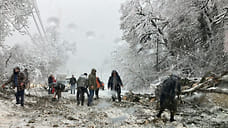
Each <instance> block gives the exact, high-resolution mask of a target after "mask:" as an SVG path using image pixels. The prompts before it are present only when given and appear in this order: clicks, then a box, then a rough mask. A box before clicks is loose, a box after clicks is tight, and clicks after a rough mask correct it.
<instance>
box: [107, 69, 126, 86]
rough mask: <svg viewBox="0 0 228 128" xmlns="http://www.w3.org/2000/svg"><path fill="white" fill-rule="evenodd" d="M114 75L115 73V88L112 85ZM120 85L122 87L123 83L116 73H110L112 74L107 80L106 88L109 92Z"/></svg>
mask: <svg viewBox="0 0 228 128" xmlns="http://www.w3.org/2000/svg"><path fill="white" fill-rule="evenodd" d="M114 73H116V79H117V86H116V87H114V83H113V79H114ZM122 85H123V83H122V80H121V78H120V76H119V74H118V72H117V71H115V70H114V71H112V74H111V76H110V77H109V80H108V88H111V90H117V89H118V88H120V86H122Z"/></svg>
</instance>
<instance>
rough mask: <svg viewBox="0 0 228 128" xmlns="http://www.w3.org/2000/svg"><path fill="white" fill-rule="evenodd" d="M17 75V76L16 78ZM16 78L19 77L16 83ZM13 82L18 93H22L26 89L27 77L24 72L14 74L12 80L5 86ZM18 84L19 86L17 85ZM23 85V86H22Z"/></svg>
mask: <svg viewBox="0 0 228 128" xmlns="http://www.w3.org/2000/svg"><path fill="white" fill-rule="evenodd" d="M16 75H17V76H16ZM15 76H16V77H17V78H16V80H17V81H15ZM11 82H12V85H13V87H14V88H15V87H17V91H22V90H24V89H25V75H24V73H22V72H19V73H18V74H15V73H14V74H13V75H12V76H11V77H10V79H9V80H8V81H7V82H6V83H5V85H7V84H9V83H11ZM16 83H17V85H16ZM21 83H23V85H21Z"/></svg>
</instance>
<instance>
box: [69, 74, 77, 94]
mask: <svg viewBox="0 0 228 128" xmlns="http://www.w3.org/2000/svg"><path fill="white" fill-rule="evenodd" d="M76 82H77V80H76V78H75V77H74V75H72V77H71V78H70V85H71V86H70V90H71V94H75V84H76Z"/></svg>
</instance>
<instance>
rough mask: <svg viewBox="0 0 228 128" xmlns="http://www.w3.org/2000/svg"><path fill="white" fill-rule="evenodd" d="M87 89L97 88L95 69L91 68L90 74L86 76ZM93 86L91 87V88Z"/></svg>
mask: <svg viewBox="0 0 228 128" xmlns="http://www.w3.org/2000/svg"><path fill="white" fill-rule="evenodd" d="M88 83H89V89H90V90H96V89H97V82H96V70H95V69H93V70H92V72H91V74H89V78H88ZM92 86H93V89H92V88H91V87H92Z"/></svg>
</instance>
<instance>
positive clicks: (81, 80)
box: [77, 75, 88, 88]
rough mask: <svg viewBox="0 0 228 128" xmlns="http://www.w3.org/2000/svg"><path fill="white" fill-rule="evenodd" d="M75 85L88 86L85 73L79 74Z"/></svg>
mask: <svg viewBox="0 0 228 128" xmlns="http://www.w3.org/2000/svg"><path fill="white" fill-rule="evenodd" d="M77 85H78V87H84V88H87V87H88V79H87V78H86V76H85V75H81V76H80V77H79V78H78V81H77Z"/></svg>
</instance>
